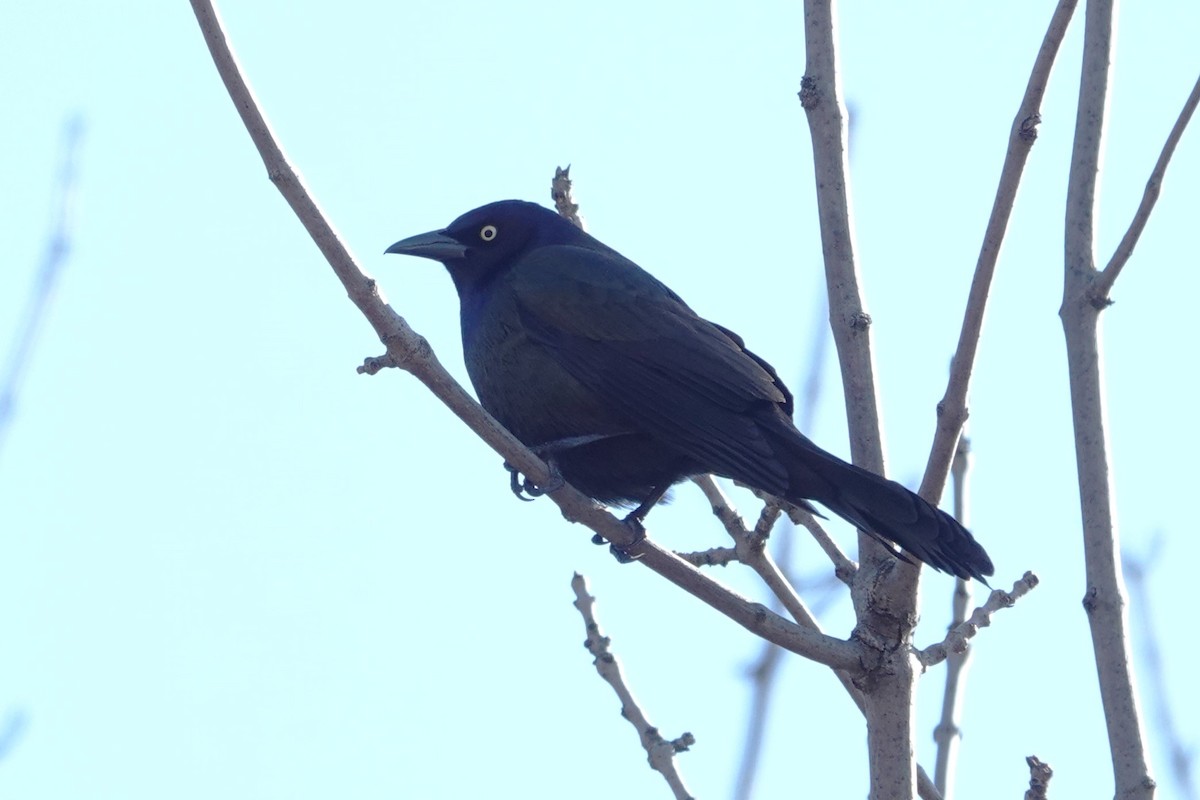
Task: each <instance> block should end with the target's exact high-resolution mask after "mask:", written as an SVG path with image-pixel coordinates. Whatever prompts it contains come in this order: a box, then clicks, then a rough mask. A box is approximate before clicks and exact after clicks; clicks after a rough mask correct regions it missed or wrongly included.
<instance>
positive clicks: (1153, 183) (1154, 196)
mask: <svg viewBox="0 0 1200 800" xmlns="http://www.w3.org/2000/svg"><path fill="white" fill-rule="evenodd" d="M1198 104H1200V77H1198V78H1196V84H1195V85H1194V86H1192V93H1191V94H1190V95H1188V99H1187V102H1185V103H1184V104H1183V110H1182V111H1180V112H1179V117H1178V118H1177V119H1176V120H1175V124H1174V125H1173V126H1172V127H1171V133H1170V134H1169V135H1168V136H1167V142H1166V144H1164V145H1163V149H1162V152H1161V153H1159V155H1158V161H1157V162H1156V163H1155V164H1154V169H1153V170H1151V172H1150V179H1149V180H1147V181H1146V190H1145V191H1144V192H1143V193H1142V202H1141V203H1140V204H1138V209H1137V211H1136V212H1135V213H1134V215H1133V221H1132V222H1130V223H1129V230H1127V231H1125V235H1124V236H1123V237H1121V243H1120V244H1119V245H1117V249H1116V251H1115V252H1114V253H1113V257H1112V259H1111V260H1110V261H1109V262H1108V266H1107V267H1105V268H1104V271H1103V272H1101V273H1100V276H1099V277H1098V278H1097V279H1096V281H1095V282H1094V283H1093V284H1092V289H1091V300H1092V304H1093V305H1108V304H1109V303H1110V302H1111V301H1110V300H1109V299H1108V293H1109V292H1111V291H1112V287H1113V283H1115V282H1116V280H1117V276H1119V275H1120V274H1121V270H1122V269H1124V267H1125V263H1126V262H1127V261H1129V257H1130V256H1131V255H1133V248H1134V247H1135V246H1136V245H1137V242H1138V239H1139V238H1140V237H1141V235H1142V230H1143V229H1145V227H1146V223H1147V222H1148V221H1149V220H1150V212H1151V211H1153V210H1154V204H1155V203H1157V202H1158V194H1159V191H1160V190H1161V189H1162V182H1163V179H1164V178H1165V177H1166V174H1167V165H1168V164H1170V163H1171V156H1172V155H1174V154H1175V146H1176V145H1178V144H1179V140H1180V139H1182V138H1183V132H1184V130H1185V129H1186V128H1187V125H1188V122H1190V121H1191V119H1192V114H1194V113H1195V111H1196V106H1197V105H1198Z"/></svg>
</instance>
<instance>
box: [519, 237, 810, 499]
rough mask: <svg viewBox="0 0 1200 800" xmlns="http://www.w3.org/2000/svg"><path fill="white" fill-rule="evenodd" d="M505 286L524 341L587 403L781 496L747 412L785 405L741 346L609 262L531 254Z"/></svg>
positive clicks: (766, 448) (575, 254)
mask: <svg viewBox="0 0 1200 800" xmlns="http://www.w3.org/2000/svg"><path fill="white" fill-rule="evenodd" d="M509 280H510V281H511V282H512V288H513V291H514V294H515V296H516V300H517V307H518V309H519V311H520V314H521V320H522V323H523V324H524V326H525V327H526V329H527V331H528V333H529V335H530V336H531V337H532V338H533V340H534V341H536V342H538V343H539V344H541V345H542V346H543V347H545V348H546V350H547V352H549V353H551V354H552V355H553V357H554V358H555V359H556V360H557V361H558V362H559V363H560V364H561V365H562V366H563V368H564V369H565V370H567V371H568V372H569V373H571V374H572V375H573V376H574V377H575V379H576V380H578V381H579V382H580V383H582V384H583V385H584V386H586V387H587V388H588V389H589V390H590V391H591V392H593V393H594V394H595V395H596V396H597V398H598V399H600V400H601V401H602V402H604V403H605V404H606V405H608V406H610V407H612V408H613V409H614V410H617V411H618V412H619V413H621V414H622V415H623V416H625V417H627V418H628V419H629V420H630V421H631V422H633V423H634V424H635V425H637V426H638V427H639V428H641V429H642V430H644V432H645V433H647V434H649V435H651V436H653V437H655V438H657V439H660V440H662V441H664V442H667V443H669V444H670V445H671V446H672V447H674V448H676V449H678V450H679V451H680V452H682V453H685V454H687V455H689V456H690V457H692V458H693V459H695V460H696V461H697V462H699V463H701V464H704V465H705V466H706V467H707V468H709V469H710V470H711V471H713V472H717V473H720V474H724V475H729V476H735V477H737V478H739V479H742V480H746V481H748V482H752V483H755V484H756V485H757V486H758V487H759V488H761V489H763V490H766V491H770V492H774V493H777V494H779V493H782V492H783V491H785V490H786V488H787V485H788V476H787V472H786V470H785V469H784V467H783V465H782V464H781V463H780V461H779V459H778V458H777V457H776V454H775V452H774V450H773V448H772V446H771V444H770V443H769V441H768V439H767V438H766V437H764V435H763V432H762V430H760V428H759V426H758V425H757V424H756V422H755V414H754V413H753V412H755V411H756V410H763V409H766V410H769V407H770V406H771V405H775V406H778V407H780V408H785V407H786V406H787V404H788V395H787V394H786V390H785V389H783V388H782V386H781V385H779V384H778V378H777V377H776V375H775V374H774V371H773V370H769V369H767V368H764V362H762V361H761V360H760V359H759V358H758V357H756V356H754V355H753V354H749V353H748V352H747V351H746V350H745V349H744V348H743V347H742V346H741V341H740V339H738V338H737V337H736V336H734V335H732V334H730V333H728V332H727V331H725V330H724V329H723V328H720V327H718V326H716V325H714V324H712V323H710V322H708V321H706V320H704V319H702V318H700V317H699V316H697V315H696V314H695V312H693V311H692V310H691V309H690V308H689V307H688V306H687V305H686V304H685V303H684V302H683V301H682V300H680V299H679V297H678V296H677V295H675V293H674V292H672V291H671V290H670V289H668V288H667V287H666V286H664V285H663V284H661V283H659V282H658V281H657V280H656V279H655V278H654V277H653V276H651V275H650V274H649V273H647V272H645V271H643V270H642V269H641V268H639V267H638V266H637V265H636V264H634V263H633V262H631V261H629V260H627V259H625V258H623V257H622V256H620V255H618V254H616V253H615V252H613V251H607V250H605V251H599V250H593V249H589V248H584V247H575V246H551V247H541V248H538V249H536V250H534V251H533V252H532V253H529V254H527V255H525V256H524V257H522V258H521V260H520V261H519V263H518V264H517V265H516V266H515V267H514V269H513V270H512V271H511V272H510V273H509Z"/></svg>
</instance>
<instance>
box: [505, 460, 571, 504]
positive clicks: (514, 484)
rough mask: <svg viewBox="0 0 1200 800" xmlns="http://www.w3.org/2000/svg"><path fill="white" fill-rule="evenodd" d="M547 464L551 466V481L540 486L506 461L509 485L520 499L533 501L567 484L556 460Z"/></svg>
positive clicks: (528, 501) (527, 501)
mask: <svg viewBox="0 0 1200 800" xmlns="http://www.w3.org/2000/svg"><path fill="white" fill-rule="evenodd" d="M547 464H548V465H549V467H550V482H549V483H548V484H546V485H545V486H538V485H537V484H536V483H534V482H533V481H531V480H529V478H527V477H525V476H524V475H522V474H521V471H520V470H519V469H517V468H516V467H514V466H513V465H512V464H510V463H508V462H507V461H505V462H504V468H505V469H506V470H508V487H509V488H510V489H512V493H513V494H515V495H516V496H517V499H518V500H521V501H524V502H526V503H531V502H533V500H534V499H535V498H538V497H541V496H542V495H544V494H547V493H548V492H553V491H556V490H558V489H561V488H562V487H563V486H566V481H564V480H563V476H562V474H561V473H560V472H559V471H558V467H557V466H555V464H554V462H553V461H552V460H551V461H548V462H547ZM526 495H528V496H526Z"/></svg>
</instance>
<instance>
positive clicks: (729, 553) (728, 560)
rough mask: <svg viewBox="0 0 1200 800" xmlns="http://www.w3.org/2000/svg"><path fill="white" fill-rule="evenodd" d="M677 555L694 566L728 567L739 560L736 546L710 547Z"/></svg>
mask: <svg viewBox="0 0 1200 800" xmlns="http://www.w3.org/2000/svg"><path fill="white" fill-rule="evenodd" d="M676 555H677V556H679V557H680V558H682V559H683V560H684V561H686V562H688V563H689V564H691V565H692V566H693V567H727V566H729V565H730V564H732V563H734V562H736V561H737V560H738V555H737V548H736V547H710V548H708V549H707V550H695V551H693V552H690V553H678V552H677V553H676Z"/></svg>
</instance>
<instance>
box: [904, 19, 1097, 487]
mask: <svg viewBox="0 0 1200 800" xmlns="http://www.w3.org/2000/svg"><path fill="white" fill-rule="evenodd" d="M1077 3H1078V0H1059V3H1058V6H1057V7H1056V8H1055V9H1054V14H1053V15H1052V16H1051V17H1050V25H1049V27H1048V28H1047V29H1046V35H1045V36H1044V37H1043V38H1042V46H1041V48H1040V49H1039V50H1038V54H1037V58H1036V59H1035V60H1034V62H1033V69H1032V70H1031V71H1030V73H1029V81H1028V82H1027V83H1026V84H1025V95H1024V96H1023V97H1022V98H1021V104H1020V105H1019V106H1018V107H1017V114H1016V116H1015V117H1014V118H1013V123H1012V127H1011V129H1010V130H1009V135H1008V150H1007V152H1006V153H1005V156H1004V166H1003V168H1002V169H1001V170H1000V183H999V185H998V186H997V187H996V199H995V200H994V201H993V202H992V213H991V216H990V217H989V218H988V223H987V227H986V228H985V229H984V233H983V245H982V247H981V248H980V250H979V259H978V260H977V261H976V263H975V275H974V277H973V278H972V279H971V289H970V292H969V293H968V295H967V307H966V310H965V311H964V312H963V324H962V330H961V332H960V333H959V336H958V348H957V349H956V350H955V352H954V358H953V359H952V360H951V362H950V378H949V381H948V383H947V385H946V393H945V394H944V395H942V399H941V401H940V402H939V403H938V406H937V427H936V429H935V431H934V435H933V444H932V445H931V447H930V451H929V460H928V462H927V463H926V466H925V477H924V478H923V479H922V481H921V489H920V492H919V494H920V495H921V496H922V497H924V498H925V499H926V500H928V501H929V502H931V503H934V504H936V503H937V501H938V499H939V498H940V497H941V496H942V489H943V488H944V487H945V485H946V476H947V475H948V474H949V471H950V460H951V458H952V457H953V455H954V447H955V443H956V442H957V441H958V437H959V435H960V433H961V432H962V427H963V424H964V423H965V422H966V421H967V393H968V390H969V389H970V385H971V371H972V370H973V369H974V366H975V354H976V352H977V350H978V347H979V338H980V335H981V333H982V331H983V318H984V312H985V311H986V310H987V300H988V293H989V292H990V291H991V286H992V276H993V275H995V272H996V262H997V261H998V260H999V258H1000V247H1001V245H1002V244H1003V243H1004V235H1005V232H1006V231H1007V230H1008V220H1009V218H1010V217H1011V216H1012V210H1013V206H1014V205H1015V204H1016V200H1017V189H1018V188H1019V187H1020V185H1021V176H1022V175H1023V174H1024V172H1025V163H1026V162H1027V161H1028V160H1029V152H1030V150H1032V149H1033V143H1034V142H1035V141H1036V140H1037V126H1038V123H1040V122H1041V119H1042V117H1041V108H1042V98H1043V97H1044V96H1045V94H1046V86H1047V84H1048V83H1049V82H1050V73H1051V72H1052V71H1053V69H1054V62H1055V60H1056V57H1057V56H1058V50H1059V45H1061V44H1062V40H1063V37H1064V36H1066V33H1067V26H1068V25H1069V24H1070V22H1071V16H1072V15H1073V13H1074V11H1075V6H1076V4H1077Z"/></svg>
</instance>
